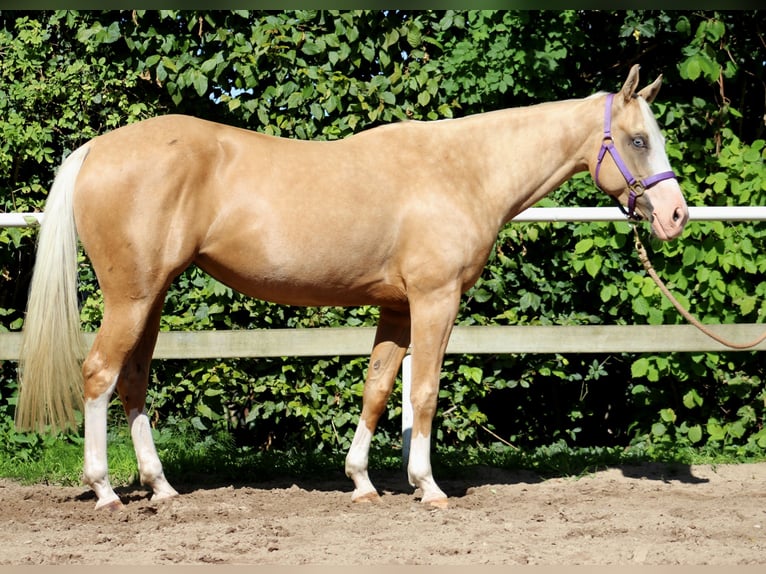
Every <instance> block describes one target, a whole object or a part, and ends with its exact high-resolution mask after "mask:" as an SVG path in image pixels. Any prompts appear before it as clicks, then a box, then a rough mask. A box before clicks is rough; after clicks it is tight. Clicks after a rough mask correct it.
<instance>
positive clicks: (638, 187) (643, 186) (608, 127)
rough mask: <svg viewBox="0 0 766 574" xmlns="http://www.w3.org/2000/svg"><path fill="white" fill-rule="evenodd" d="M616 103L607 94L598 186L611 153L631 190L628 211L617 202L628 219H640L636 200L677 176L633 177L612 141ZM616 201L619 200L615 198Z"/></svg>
mask: <svg viewBox="0 0 766 574" xmlns="http://www.w3.org/2000/svg"><path fill="white" fill-rule="evenodd" d="M613 101H614V94H607V96H606V108H605V110H604V139H603V140H602V142H601V150H600V151H599V152H598V162H597V163H596V177H595V180H596V185H597V186H598V187H599V188H600V187H601V186H600V185H599V183H598V174H599V172H600V171H601V162H602V160H603V159H604V156H606V153H607V152H609V153H610V154H611V155H612V159H613V160H614V163H615V164H616V165H617V169H619V170H620V173H621V174H622V177H624V178H625V182H626V183H627V184H628V187H629V188H630V195H629V196H628V209H627V211H626V210H625V208H624V207H623V206H622V205H621V204H620V203H619V202H617V204H618V205H619V206H620V209H621V210H622V212H623V213H624V214H626V215H627V216H628V219H639V218H638V217H637V216H636V199H637V198H639V197H641V196H642V195H644V192H645V191H646V190H647V189H649V188H650V187H652V186H654V185H657V184H658V183H659V182H661V181H664V180H666V179H675V177H676V174H675V173H673V172H672V171H663V172H661V173H658V174H655V175H650V176H649V177H646V178H644V179H641V180H637V179H636V178H635V177H633V174H632V173H630V169H628V166H627V165H625V162H624V161H623V160H622V157H621V156H620V152H618V151H617V148H616V147H615V145H614V140H613V139H612V102H613ZM615 201H617V199H616V198H615Z"/></svg>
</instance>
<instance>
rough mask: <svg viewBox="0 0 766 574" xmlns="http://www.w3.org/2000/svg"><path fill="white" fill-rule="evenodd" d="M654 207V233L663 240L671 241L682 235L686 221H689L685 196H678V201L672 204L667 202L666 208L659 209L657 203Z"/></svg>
mask: <svg viewBox="0 0 766 574" xmlns="http://www.w3.org/2000/svg"><path fill="white" fill-rule="evenodd" d="M654 207H655V210H654V213H653V214H652V215H653V216H654V217H653V221H652V228H653V230H654V234H655V235H656V236H657V237H658V238H659V239H662V240H663V241H669V240H671V239H675V238H676V237H678V236H679V235H681V232H682V231H683V230H684V227H685V226H686V222H687V221H689V208H688V207H687V206H686V202H685V201H684V199H683V197H677V198H676V201H675V202H673V203H671V204H670V205H667V204H665V206H664V207H665V209H658V206H656V205H655V206H654Z"/></svg>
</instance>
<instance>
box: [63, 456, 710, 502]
mask: <svg viewBox="0 0 766 574" xmlns="http://www.w3.org/2000/svg"><path fill="white" fill-rule="evenodd" d="M615 468H616V469H618V470H619V471H620V472H621V473H622V474H623V476H624V477H626V478H629V479H635V480H652V481H658V482H663V483H670V482H680V483H683V484H704V483H707V482H709V479H707V478H704V477H699V476H696V475H695V474H694V472H693V468H692V466H690V465H688V464H680V463H658V462H647V463H641V464H633V465H609V466H607V465H604V466H599V467H594V468H590V469H585V470H584V471H582V472H580V473H578V474H572V473H565V472H544V473H538V472H534V471H531V470H524V469H507V468H499V467H492V466H484V465H468V466H464V467H450V468H447V469H441V470H442V471H443V472H441V473H440V472H438V469H437V472H435V475H436V476H437V478H438V480H439V485H440V487H441V488H442V490H443V491H444V492H445V494H447V496H449V497H450V498H456V499H459V498H463V497H465V496H467V495H469V494H470V493H471V490H472V489H474V488H478V487H482V486H487V485H518V484H527V485H535V484H540V483H542V482H544V481H546V480H549V479H554V478H572V479H577V478H580V477H583V476H588V475H590V474H592V473H594V472H598V471H600V470H607V469H615ZM169 470H170V472H169V473H168V476H169V477H170V479H171V481H172V482H173V486H174V487H175V488H176V490H177V491H178V493H179V494H180V495H187V494H191V493H193V492H197V491H200V490H203V491H204V490H215V489H217V488H227V487H233V488H235V489H241V488H250V489H259V490H260V489H262V490H272V489H278V490H280V489H289V488H292V487H298V488H300V489H302V490H307V491H319V492H347V493H348V494H349V496H350V495H351V492H352V491H353V484H352V482H351V480H350V479H349V478H347V477H346V476H345V474H344V473H343V471H342V470H338V471H323V472H322V473H321V474H320V475H319V476H306V475H304V474H299V475H290V474H279V475H276V476H268V477H259V476H258V473H257V472H255V473H253V474H252V475H244V476H243V475H240V476H238V477H236V478H234V477H231V476H223V475H220V476H219V475H215V474H212V475H211V474H202V473H192V472H184V473H179V475H178V476H175V479H174V476H173V472H172V469H169ZM370 478H371V479H372V481H373V483H374V484H375V486H376V488H377V489H378V492H379V493H380V494H381V496H382V497H384V498H385V497H386V496H393V495H417V492H418V491H416V490H415V489H414V488H413V487H412V486H411V485H410V484H409V482H408V480H407V471H406V469H404V468H401V469H392V468H386V469H381V470H377V471H376V470H375V469H374V468H371V469H370ZM115 492H116V493H117V495H118V496H119V497H120V499H121V500H122V502H123V504H125V505H128V506H130V505H131V504H132V503H138V502H141V501H146V500H148V499H149V498H150V497H151V492H150V491H149V490H148V489H147V488H145V487H143V486H141V485H140V484H138V483H137V482H136V483H134V484H130V485H124V486H119V487H117V488H115ZM75 499H76V500H79V501H94V500H95V494H94V493H93V491H91V490H86V491H84V492H83V493H81V494H80V495H78V496H76V497H75Z"/></svg>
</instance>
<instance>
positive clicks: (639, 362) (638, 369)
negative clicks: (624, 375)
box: [630, 357, 649, 390]
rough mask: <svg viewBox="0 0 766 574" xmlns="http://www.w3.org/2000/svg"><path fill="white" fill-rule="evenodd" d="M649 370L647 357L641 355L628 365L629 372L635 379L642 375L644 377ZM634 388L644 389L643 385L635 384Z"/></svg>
mask: <svg viewBox="0 0 766 574" xmlns="http://www.w3.org/2000/svg"><path fill="white" fill-rule="evenodd" d="M648 372H649V359H647V358H646V357H641V358H640V359H636V360H635V361H633V364H632V365H631V366H630V374H631V376H632V377H633V378H635V379H640V378H642V377H645V376H646V374H647V373H648ZM636 388H641V389H642V390H643V389H645V388H646V387H644V386H643V385H637V386H636Z"/></svg>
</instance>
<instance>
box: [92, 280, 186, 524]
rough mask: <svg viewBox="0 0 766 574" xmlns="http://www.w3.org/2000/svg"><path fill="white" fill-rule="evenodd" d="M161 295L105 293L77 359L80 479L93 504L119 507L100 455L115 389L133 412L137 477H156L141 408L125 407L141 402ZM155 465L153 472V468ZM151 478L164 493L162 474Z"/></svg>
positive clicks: (106, 465)
mask: <svg viewBox="0 0 766 574" xmlns="http://www.w3.org/2000/svg"><path fill="white" fill-rule="evenodd" d="M163 293H164V291H163ZM161 299H162V297H160V296H157V297H153V298H151V299H150V300H149V301H151V302H148V301H147V299H142V300H135V299H131V298H130V297H125V298H124V299H120V300H119V301H112V300H110V299H109V298H108V297H106V295H105V305H104V319H103V322H102V325H101V328H100V329H99V332H98V334H97V335H96V339H95V341H94V343H93V347H92V348H91V350H90V353H89V354H88V356H87V357H86V359H85V361H84V363H83V377H84V381H85V409H84V410H85V421H84V426H85V460H84V468H83V479H84V481H85V482H86V483H87V484H89V485H90V486H91V487H92V488H93V490H94V491H95V493H96V497H97V498H98V500H97V502H96V508H103V507H107V508H110V509H117V508H120V507H121V506H122V504H121V502H120V499H119V497H118V496H117V495H116V494H115V492H114V490H113V489H112V487H111V484H110V482H109V477H108V463H107V454H106V443H107V428H106V422H107V409H108V406H109V401H110V399H111V397H112V395H113V393H114V391H115V389H119V391H120V395H121V397H122V398H123V404H124V405H125V408H126V411H127V412H128V416H129V417H131V413H133V412H134V411H136V412H135V413H134V414H133V415H132V419H131V431H132V434H133V437H134V442H135V444H136V451H137V453H138V452H139V450H140V454H139V465H140V467H141V472H142V478H143V475H144V473H146V474H147V476H149V477H150V479H151V476H155V477H157V476H159V477H162V470H161V466H159V460H158V459H157V458H156V452H155V451H154V445H153V443H152V442H151V432H150V429H149V428H148V420H147V419H146V418H145V415H144V416H142V413H143V406H141V408H140V409H138V408H137V407H136V409H133V408H131V407H133V406H136V405H138V404H139V401H140V404H141V405H143V401H144V398H145V395H146V385H147V380H148V366H149V360H150V358H151V352H152V349H153V347H154V342H155V339H156V333H155V332H154V331H156V324H157V322H158V321H159V309H158V308H157V306H158V305H161ZM147 333H152V334H147ZM126 397H127V399H128V400H127V402H126ZM136 437H138V441H136ZM147 437H148V438H147ZM148 443H150V444H151V447H150V448H147V447H146V445H147V444H148ZM139 447H140V448H139ZM142 461H143V462H142ZM155 461H156V462H155ZM158 466H159V474H158V473H157V470H156V468H157V467H158ZM144 469H147V470H144ZM156 482H157V485H158V487H159V488H160V489H161V492H169V491H167V490H166V489H165V484H166V483H165V484H163V483H164V478H159V479H157V481H156ZM152 486H154V485H152ZM168 488H169V485H168ZM171 490H172V489H171ZM155 492H156V491H155ZM166 495H167V494H166Z"/></svg>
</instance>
